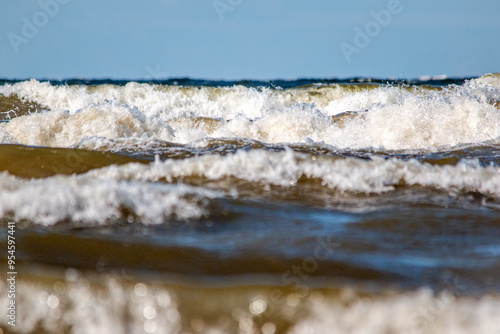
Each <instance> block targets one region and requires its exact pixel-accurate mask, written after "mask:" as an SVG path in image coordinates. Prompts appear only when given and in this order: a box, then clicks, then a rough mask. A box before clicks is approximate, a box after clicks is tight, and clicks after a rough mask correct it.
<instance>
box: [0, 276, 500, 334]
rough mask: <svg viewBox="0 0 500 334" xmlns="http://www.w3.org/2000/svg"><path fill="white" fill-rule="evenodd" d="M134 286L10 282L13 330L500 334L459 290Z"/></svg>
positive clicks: (485, 305)
mask: <svg viewBox="0 0 500 334" xmlns="http://www.w3.org/2000/svg"><path fill="white" fill-rule="evenodd" d="M25 276H27V275H25ZM131 278H132V279H131ZM133 278H134V277H133V276H129V278H128V279H124V278H121V277H120V276H118V275H113V274H108V275H100V276H97V277H95V278H92V277H88V276H87V277H82V275H81V273H80V272H79V271H77V270H75V269H68V270H66V272H65V274H63V276H62V277H60V276H59V275H58V276H56V277H54V275H53V274H52V275H51V276H35V277H32V278H22V279H20V280H19V281H18V282H17V292H16V293H17V300H16V301H17V303H16V305H17V307H18V321H17V323H16V328H18V329H19V330H20V331H22V332H23V333H37V332H39V331H40V330H43V331H47V332H71V333H75V334H76V333H103V334H107V333H117V332H120V333H121V332H134V333H139V332H161V333H167V332H168V333H175V332H193V331H194V332H202V333H236V332H256V331H257V330H259V331H261V332H262V333H275V332H278V333H293V334H306V333H332V332H333V333H366V332H369V333H374V334H377V333H413V334H418V333H454V334H461V333H467V334H472V333H478V334H490V333H491V334H493V333H498V332H499V331H500V323H499V322H498V309H499V308H500V299H499V297H498V296H495V295H485V296H483V297H482V298H474V297H468V296H464V295H462V293H461V291H460V290H446V291H443V292H441V293H437V294H434V293H432V292H431V291H430V290H428V289H425V288H423V289H420V290H417V291H410V292H387V293H378V294H372V293H367V292H365V291H362V290H361V291H360V290H356V289H352V288H342V289H339V290H333V289H332V290H327V289H323V290H307V293H306V295H305V296H303V295H297V294H295V293H293V291H289V289H287V288H282V287H280V288H270V287H263V286H254V287H245V286H242V287H239V286H236V287H227V288H218V289H210V288H207V287H202V288H194V289H191V288H185V287H182V286H175V285H166V284H159V283H147V282H143V281H141V280H137V279H133ZM36 279H38V280H36ZM5 290H6V286H5V283H0V291H5ZM0 296H1V297H0V305H3V306H5V307H7V303H8V301H9V300H8V298H7V293H2V294H1V295H0ZM214 307H215V309H214ZM7 319H8V318H6V317H2V319H0V323H1V324H2V325H4V326H6V322H7V321H8V320H7ZM4 328H5V327H4Z"/></svg>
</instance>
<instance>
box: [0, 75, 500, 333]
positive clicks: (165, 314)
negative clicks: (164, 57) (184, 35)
mask: <svg viewBox="0 0 500 334" xmlns="http://www.w3.org/2000/svg"><path fill="white" fill-rule="evenodd" d="M351 81H352V82H345V81H342V82H340V81H334V80H316V81H314V80H302V81H296V82H293V81H292V82H273V83H266V82H210V81H203V82H198V81H193V80H188V79H184V80H177V81H175V80H172V81H168V82H161V83H154V82H149V83H148V82H144V83H135V82H113V81H109V82H97V81H94V82H92V81H90V82H82V81H74V82H69V84H64V83H61V82H52V83H50V82H40V81H37V80H30V81H21V82H7V81H4V82H3V86H0V102H1V103H0V120H1V122H0V222H1V230H0V234H1V242H0V243H1V247H2V248H4V249H7V236H8V231H9V229H8V226H9V225H8V222H15V223H16V232H15V233H16V235H15V236H16V265H17V266H18V268H17V272H18V274H17V281H16V282H17V294H16V301H17V303H18V318H17V325H16V327H15V328H12V327H11V326H8V324H7V320H6V318H2V319H0V324H1V325H2V328H3V329H4V331H6V330H9V331H10V330H12V329H16V330H18V331H20V332H27V333H39V332H53V331H55V332H68V333H89V332H100V333H116V332H124V333H141V332H146V333H174V332H183V333H186V332H192V333H198V332H202V333H234V332H245V333H247V332H248V333H252V332H254V333H266V334H267V333H275V332H276V333H282V332H283V333H285V332H286V333H310V332H311V333H317V332H325V333H330V332H331V333H361V332H370V333H389V332H391V333H394V332H395V333H412V332H415V333H498V332H499V331H500V324H499V322H498V320H497V319H498V317H499V316H500V297H499V295H498V292H499V291H500V281H499V277H500V244H499V243H498V240H499V239H500V218H499V217H500V216H499V213H500V167H499V163H500V110H499V104H498V101H500V77H499V75H498V74H493V75H485V76H483V77H481V78H476V79H467V80H466V79H456V80H448V81H443V82H441V81H439V82H432V81H431V82H405V83H403V82H389V81H379V82H371V83H365V82H360V81H361V80H357V79H353V80H351ZM280 86H281V87H280ZM6 258H7V256H6V255H5V256H4V257H3V262H4V263H6ZM1 284H2V285H0V289H1V290H5V291H7V284H6V281H5V280H3V283H1ZM8 302H9V299H8V298H7V296H6V294H5V293H4V292H3V291H2V294H1V299H0V304H2V305H4V306H5V307H6V306H7V303H8ZM5 328H7V329H5Z"/></svg>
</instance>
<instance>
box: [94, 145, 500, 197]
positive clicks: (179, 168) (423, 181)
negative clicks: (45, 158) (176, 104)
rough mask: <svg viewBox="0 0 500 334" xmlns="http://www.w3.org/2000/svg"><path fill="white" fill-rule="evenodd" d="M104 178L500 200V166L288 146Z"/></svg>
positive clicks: (119, 171)
mask: <svg viewBox="0 0 500 334" xmlns="http://www.w3.org/2000/svg"><path fill="white" fill-rule="evenodd" d="M89 174H90V175H93V176H96V177H103V178H109V177H111V178H114V179H130V180H141V181H147V180H158V179H165V180H166V181H167V182H173V181H174V180H176V179H182V178H185V177H190V176H195V177H204V178H207V179H211V180H219V179H224V178H227V177H234V178H236V179H241V180H245V181H249V182H255V183H261V184H262V183H264V184H269V185H278V186H284V187H289V186H295V185H297V183H299V182H301V180H303V179H309V180H320V181H321V182H322V184H323V185H325V186H328V187H330V188H333V189H336V190H337V191H340V192H354V193H366V194H372V193H383V192H387V191H392V190H394V189H395V188H396V187H398V186H401V185H409V186H414V185H419V186H423V187H430V188H435V189H441V190H444V191H447V192H451V193H456V192H478V193H481V194H483V195H487V196H493V197H495V198H500V168H499V167H494V166H488V167H482V166H480V164H479V162H478V161H476V160H462V161H461V162H459V163H458V164H457V165H455V166H451V165H445V166H439V165H431V164H428V163H420V162H419V161H417V160H414V159H412V160H409V161H403V160H398V159H395V158H393V159H388V160H384V159H383V158H379V157H373V158H372V160H362V159H358V158H325V157H315V156H308V155H305V154H299V153H295V152H293V151H292V150H291V149H287V150H286V151H284V152H272V151H265V150H251V151H238V152H237V153H235V154H231V155H227V156H215V155H210V156H202V157H194V158H189V159H183V160H166V161H163V162H160V161H158V160H157V161H156V162H154V163H153V164H151V165H143V164H137V163H131V164H127V165H122V166H110V167H106V168H103V169H100V170H94V171H91V172H89Z"/></svg>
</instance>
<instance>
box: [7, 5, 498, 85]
mask: <svg viewBox="0 0 500 334" xmlns="http://www.w3.org/2000/svg"><path fill="white" fill-rule="evenodd" d="M396 5H397V6H396ZM391 6H392V7H391ZM394 8H396V9H397V10H394ZM391 9H392V12H391ZM381 11H384V12H383V13H386V14H387V13H389V14H390V17H389V16H387V15H385V16H384V15H382V16H380V17H382V19H380V17H379V21H377V20H376V19H375V17H374V14H373V13H374V12H375V13H381ZM499 13H500V1H498V0H484V1H472V0H470V1H465V0H453V1H452V0H442V1H435V0H418V1H417V0H413V1H411V0H384V1H379V0H356V1H353V0H343V1H336V0H319V1H297V0H146V1H139V0H120V1H118V0H113V1H103V0H100V1H98V0H35V1H33V0H23V1H20V0H2V1H1V2H0V77H3V78H32V77H34V78H54V79H57V78H74V77H79V78H115V79H120V78H125V79H141V78H145V79H147V78H158V79H160V78H166V77H192V78H208V79H243V78H248V79H274V78H286V79H291V78H298V77H318V78H335V77H338V78H345V77H352V76H363V77H383V78H387V77H400V78H415V77H418V76H421V75H428V74H430V75H439V74H448V75H449V76H477V75H482V74H484V73H488V72H499V71H500V43H499V41H500V20H499V19H498V15H499ZM30 28H31V29H30ZM367 29H368V30H367ZM369 29H371V30H369ZM360 31H361V33H359V32H360ZM367 33H369V34H367ZM357 34H358V35H361V34H365V37H364V39H363V38H362V37H360V36H356V35H357ZM356 41H357V44H356ZM342 45H343V46H344V48H341V46H342ZM346 45H348V46H346ZM343 50H344V51H343ZM346 50H347V51H346ZM353 50H355V51H353ZM346 55H347V56H346Z"/></svg>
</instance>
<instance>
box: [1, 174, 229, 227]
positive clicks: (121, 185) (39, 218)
mask: <svg viewBox="0 0 500 334" xmlns="http://www.w3.org/2000/svg"><path fill="white" fill-rule="evenodd" d="M219 195H220V194H218V193H217V192H214V191H210V190H208V189H203V188H198V187H191V186H188V185H184V184H173V185H171V184H155V183H139V182H135V181H125V180H116V179H115V180H113V179H109V180H103V179H96V178H92V177H89V176H86V175H81V176H54V177H50V178H46V179H39V180H24V179H20V178H17V177H14V176H11V175H9V174H7V173H5V172H3V173H0V219H10V220H16V221H26V220H27V221H31V222H35V223H37V224H41V225H46V226H48V225H53V224H55V223H58V222H65V221H72V222H76V223H78V222H83V223H86V224H85V226H89V225H99V224H104V223H109V222H119V223H123V222H134V221H140V222H141V223H144V224H161V223H163V222H165V221H166V220H168V219H183V220H187V219H199V218H200V217H203V216H204V215H206V214H208V212H209V210H208V208H207V207H208V206H209V204H210V199H212V198H215V197H218V196H219Z"/></svg>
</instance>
